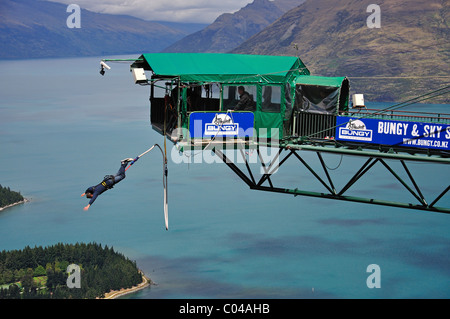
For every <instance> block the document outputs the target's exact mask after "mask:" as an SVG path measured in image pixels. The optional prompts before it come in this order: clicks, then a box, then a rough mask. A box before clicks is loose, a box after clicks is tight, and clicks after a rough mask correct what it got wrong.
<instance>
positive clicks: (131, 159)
mask: <svg viewBox="0 0 450 319" xmlns="http://www.w3.org/2000/svg"><path fill="white" fill-rule="evenodd" d="M132 161H134V159H133V158H126V159H124V160H122V161H121V163H122V164H127V163H129V162H132Z"/></svg>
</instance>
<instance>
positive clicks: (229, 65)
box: [132, 53, 309, 83]
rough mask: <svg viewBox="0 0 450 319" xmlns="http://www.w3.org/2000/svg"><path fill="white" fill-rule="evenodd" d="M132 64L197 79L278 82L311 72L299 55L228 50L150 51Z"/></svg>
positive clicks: (168, 75) (164, 73)
mask: <svg viewBox="0 0 450 319" xmlns="http://www.w3.org/2000/svg"><path fill="white" fill-rule="evenodd" d="M132 67H140V68H143V69H145V70H147V71H152V72H153V73H154V74H155V76H157V77H179V78H180V80H181V81H195V82H221V83H227V82H228V83H231V82H270V83H271V82H277V83H282V82H286V81H288V80H289V79H290V78H291V76H297V75H300V74H304V75H309V70H308V69H307V68H306V66H305V65H304V64H303V62H302V61H301V60H300V58H298V57H291V56H267V55H242V54H225V53H149V54H143V55H142V56H141V57H140V58H139V59H138V60H137V61H136V62H135V63H133V65H132Z"/></svg>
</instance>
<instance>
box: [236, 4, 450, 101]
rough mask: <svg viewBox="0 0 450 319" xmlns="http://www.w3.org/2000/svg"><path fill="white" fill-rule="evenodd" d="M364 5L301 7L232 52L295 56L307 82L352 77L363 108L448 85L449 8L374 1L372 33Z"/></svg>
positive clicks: (315, 5)
mask: <svg viewBox="0 0 450 319" xmlns="http://www.w3.org/2000/svg"><path fill="white" fill-rule="evenodd" d="M330 3H332V5H330ZM372 3H374V1H373V0H357V1H356V0H333V1H332V2H330V1H328V0H307V1H306V2H305V3H303V4H302V5H300V6H298V7H296V8H294V9H292V10H290V11H288V12H287V13H286V14H284V15H283V16H282V17H281V18H280V19H278V20H277V21H276V22H274V23H273V24H271V25H270V26H268V27H267V28H265V29H264V30H262V31H261V32H259V33H258V34H256V35H254V36H253V37H251V38H250V39H248V40H247V41H245V42H243V43H242V44H241V45H240V46H239V47H237V48H235V49H234V50H232V52H233V53H245V54H268V55H298V56H300V58H301V59H302V60H303V62H304V63H305V64H306V65H307V67H308V68H309V69H310V70H311V72H312V74H316V75H324V76H349V77H353V79H351V80H352V83H353V84H352V87H353V90H354V91H363V92H367V93H368V97H369V99H371V100H383V101H389V100H398V99H406V98H410V97H414V96H418V95H420V94H423V93H426V92H428V91H430V90H432V89H439V88H440V87H443V86H445V85H448V84H449V81H450V77H449V75H450V0H426V1H423V0H379V1H377V2H376V3H377V4H378V5H379V7H380V13H381V15H380V17H381V19H380V22H381V25H380V28H369V27H368V24H367V20H368V19H370V16H371V12H370V10H369V12H367V11H368V10H367V9H368V7H369V5H370V4H372ZM377 78H379V79H377ZM436 101H438V102H447V103H449V102H450V100H449V98H448V97H447V98H441V99H439V100H436Z"/></svg>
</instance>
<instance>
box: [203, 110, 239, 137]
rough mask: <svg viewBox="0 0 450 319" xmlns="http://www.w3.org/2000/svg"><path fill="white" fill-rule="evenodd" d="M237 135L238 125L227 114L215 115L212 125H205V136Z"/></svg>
mask: <svg viewBox="0 0 450 319" xmlns="http://www.w3.org/2000/svg"><path fill="white" fill-rule="evenodd" d="M238 134H239V124H238V123H234V121H233V119H232V118H231V117H230V116H229V115H228V114H216V116H215V117H214V119H213V120H212V123H206V125H205V134H204V135H205V136H216V135H218V136H229V135H233V136H234V135H238Z"/></svg>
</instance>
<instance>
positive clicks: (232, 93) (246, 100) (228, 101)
mask: <svg viewBox="0 0 450 319" xmlns="http://www.w3.org/2000/svg"><path fill="white" fill-rule="evenodd" d="M240 87H242V88H243V91H244V94H243V95H242V96H241V95H240V93H239V88H240ZM222 94H223V95H222V97H223V110H224V111H228V110H235V111H236V110H238V111H249V112H254V111H255V110H256V97H257V88H256V85H244V84H243V85H224V86H223V93H222ZM247 94H248V95H247ZM241 97H242V98H241Z"/></svg>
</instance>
